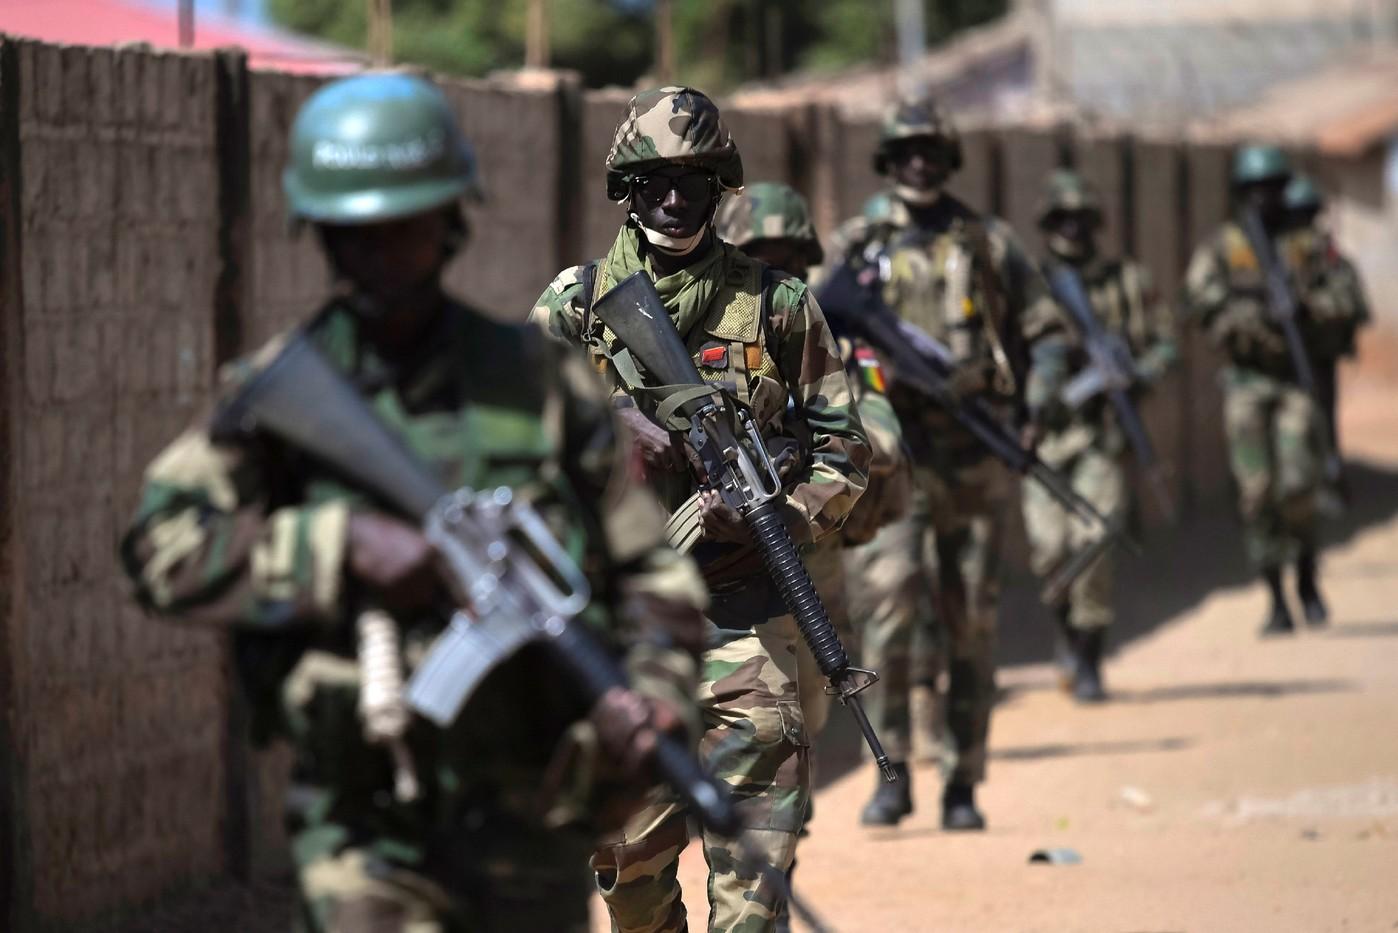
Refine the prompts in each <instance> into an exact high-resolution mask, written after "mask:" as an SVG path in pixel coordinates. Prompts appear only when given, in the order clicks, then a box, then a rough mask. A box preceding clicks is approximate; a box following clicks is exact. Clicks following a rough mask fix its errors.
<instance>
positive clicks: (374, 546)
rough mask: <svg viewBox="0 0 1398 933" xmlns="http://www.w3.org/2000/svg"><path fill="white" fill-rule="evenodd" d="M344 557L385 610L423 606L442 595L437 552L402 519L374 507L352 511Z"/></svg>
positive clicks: (352, 571)
mask: <svg viewBox="0 0 1398 933" xmlns="http://www.w3.org/2000/svg"><path fill="white" fill-rule="evenodd" d="M345 559H346V563H347V564H348V566H349V572H350V573H351V574H352V575H353V576H354V577H355V578H356V579H358V580H359V581H360V582H362V583H364V584H366V585H367V586H368V587H369V588H370V589H372V590H373V591H374V593H375V596H376V597H377V598H378V600H379V601H380V602H381V603H382V605H383V607H384V608H385V609H388V610H389V611H395V610H400V611H412V610H416V609H425V608H427V607H429V606H431V605H432V604H433V603H434V601H435V600H436V599H437V598H438V597H439V596H440V595H441V592H442V584H441V578H440V576H439V575H438V573H437V563H436V561H437V553H436V551H435V550H434V549H433V547H432V545H431V543H430V542H428V540H427V538H426V537H424V536H423V534H422V532H421V531H420V530H419V529H418V528H416V527H414V526H413V525H409V524H408V523H407V522H404V521H400V520H399V519H396V518H393V517H391V516H388V515H383V514H381V513H378V512H355V513H353V514H352V515H351V516H350V522H349V545H348V548H347V553H346V558H345Z"/></svg>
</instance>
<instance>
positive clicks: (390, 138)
mask: <svg viewBox="0 0 1398 933" xmlns="http://www.w3.org/2000/svg"><path fill="white" fill-rule="evenodd" d="M478 182H479V178H478V173H477V170H476V158H475V154H474V153H473V152H472V151H471V147H470V145H469V144H467V142H466V140H465V139H464V138H463V137H462V135H461V130H460V129H459V128H458V127H457V123H456V118H455V117H454V116H453V115H452V111H451V106H450V105H449V104H448V103H447V99H446V97H445V96H443V94H442V92H441V91H439V90H438V89H437V88H436V87H435V86H434V85H432V84H431V83H430V82H428V81H426V80H424V79H422V78H419V77H415V76H413V75H407V74H395V73H383V72H379V73H370V74H363V75H356V76H354V77H351V78H344V79H341V80H339V81H332V82H331V83H329V84H327V85H325V86H324V87H322V88H321V89H320V90H318V91H316V92H315V93H314V94H312V95H311V96H310V99H308V100H307V101H306V103H305V104H304V105H302V107H301V110H300V111H299V112H298V113H297V114H296V120H295V122H294V123H293V124H292V127H291V157H290V159H289V160H288V163H287V167H286V171H285V172H284V173H283V175H282V188H283V190H284V191H285V192H286V198H287V202H288V204H289V206H290V211H291V215H292V216H293V217H295V218H297V219H300V220H309V221H311V222H313V223H328V224H368V223H378V222H380V221H385V220H394V219H397V218H400V217H408V216H411V215H413V214H419V213H422V212H424V211H429V210H431V209H433V208H436V207H442V206H445V205H448V204H451V203H453V202H455V201H457V200H459V199H460V198H461V197H462V196H464V195H468V194H478V193H479V189H478Z"/></svg>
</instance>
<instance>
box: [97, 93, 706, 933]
mask: <svg viewBox="0 0 1398 933" xmlns="http://www.w3.org/2000/svg"><path fill="white" fill-rule="evenodd" d="M291 153H292V154H291V161H290V165H289V167H288V168H287V171H286V174H285V178H284V185H285V191H286V195H287V199H288V202H289V204H290V206H291V210H292V213H293V214H294V215H295V216H296V217H297V218H298V219H299V220H300V221H302V222H305V223H309V224H312V225H314V228H315V231H316V234H317V236H318V237H319V239H320V243H321V245H322V247H323V248H324V251H325V254H326V257H327V259H328V260H329V263H330V267H331V271H332V272H333V274H334V278H335V288H334V291H333V293H332V294H331V296H330V297H329V298H328V300H327V301H326V303H325V305H324V306H323V307H322V308H321V309H320V311H319V313H317V314H316V315H315V316H314V317H313V318H312V319H311V320H310V321H309V322H307V323H306V324H305V325H304V326H303V327H302V328H301V329H300V331H299V334H300V336H298V335H297V334H296V333H293V334H287V335H283V336H281V337H278V338H277V339H275V340H274V341H272V343H271V344H269V345H268V346H267V347H265V348H263V349H262V350H261V351H259V352H258V353H256V354H254V355H253V356H251V357H250V358H248V359H245V360H242V361H239V362H236V363H234V364H232V365H231V366H230V367H228V369H227V370H226V371H225V372H224V374H223V378H222V388H221V393H222V395H223V396H224V398H225V399H226V398H228V397H229V396H230V395H232V394H234V393H236V392H237V391H238V390H239V388H240V387H242V386H244V385H246V384H247V383H249V381H251V380H254V379H257V378H258V377H259V375H260V373H261V372H262V371H263V370H264V369H265V368H266V367H267V366H268V365H269V364H270V362H271V361H272V360H273V358H274V357H276V356H277V354H278V353H279V352H280V350H281V348H282V347H283V346H284V345H286V344H287V343H288V342H290V341H291V340H292V339H296V340H308V341H309V342H310V343H311V345H312V346H314V347H315V348H316V349H317V350H319V351H320V354H321V355H322V356H324V357H325V358H326V360H327V361H328V362H329V364H330V366H331V367H332V368H333V369H334V370H336V371H338V373H339V374H341V375H343V376H344V377H345V379H346V380H348V381H349V382H350V383H352V384H353V385H354V386H355V387H356V388H357V389H358V390H359V391H360V392H361V393H362V394H363V395H364V396H365V398H366V400H367V401H368V402H369V403H370V404H371V405H372V406H373V409H374V410H375V411H376V412H377V413H378V414H379V415H380V416H381V417H382V419H383V420H384V421H385V423H386V424H387V425H388V426H389V427H390V429H391V430H392V432H393V433H395V434H396V435H398V437H399V438H401V440H402V442H403V443H404V444H405V445H406V447H407V448H408V449H409V450H410V451H411V452H412V453H413V454H414V455H416V456H417V457H418V458H420V459H421V460H422V461H423V462H425V463H426V464H428V465H429V466H430V467H433V468H435V469H436V470H437V471H438V473H439V475H440V477H441V479H442V480H443V481H444V482H445V483H447V484H450V485H451V486H453V487H456V486H469V487H472V488H489V487H497V486H501V485H504V486H510V487H513V488H514V493H515V495H516V497H518V498H520V499H522V500H527V501H528V502H529V503H531V504H532V505H533V507H534V509H536V510H537V511H538V513H540V514H541V515H542V517H543V518H544V520H545V521H546V522H547V523H548V525H549V526H550V528H551V529H552V530H553V532H554V533H555V534H558V535H559V536H560V537H561V538H562V539H563V540H565V541H567V542H568V543H569V546H570V550H571V551H572V553H573V556H574V558H575V559H576V560H577V563H578V564H579V565H580V566H582V567H584V568H586V570H587V573H588V577H589V583H590V586H591V590H592V592H593V593H594V594H597V596H598V598H597V599H596V601H595V602H594V604H593V605H592V606H591V608H590V609H589V610H588V622H589V623H590V625H589V627H590V628H591V629H592V630H593V631H594V632H595V633H596V634H597V635H598V636H601V637H602V638H603V639H605V641H606V642H607V644H608V645H609V646H610V647H611V648H613V649H614V650H616V651H617V652H619V653H620V654H622V655H623V657H624V661H625V663H626V665H627V667H628V668H629V670H630V671H631V673H632V676H633V678H634V682H635V684H636V688H635V692H633V691H623V690H620V689H619V688H618V690H615V691H613V692H612V693H609V694H607V695H606V697H605V698H604V699H603V700H602V701H600V702H599V703H598V704H597V705H596V706H595V707H594V708H593V709H592V711H591V714H590V715H589V711H588V710H587V709H586V707H585V706H584V705H583V704H582V703H581V702H580V701H579V697H578V695H577V693H576V692H575V691H573V690H572V689H570V686H571V685H570V684H569V683H568V682H567V680H566V678H564V677H562V676H559V674H558V673H557V671H556V670H555V668H556V662H554V661H553V660H552V658H551V657H550V656H549V655H548V654H547V653H546V652H545V651H544V650H543V649H542V648H538V647H537V646H536V647H529V648H525V649H522V650H520V651H519V652H517V653H515V654H513V655H511V656H510V657H508V658H506V659H505V660H503V661H502V662H501V663H500V665H499V666H498V667H497V668H495V669H494V670H493V671H492V672H491V673H490V674H489V675H487V677H486V679H485V680H484V681H483V682H482V683H481V684H480V685H479V687H478V688H477V689H476V691H475V693H474V694H473V695H471V697H470V698H469V699H468V701H467V705H466V707H465V709H464V710H463V711H462V712H461V714H460V715H459V716H458V717H457V718H456V720H455V721H454V723H453V724H452V725H450V726H449V727H446V728H439V727H437V726H435V725H432V724H431V723H429V722H428V721H427V720H425V719H418V718H412V719H408V715H407V712H406V707H405V705H404V704H403V700H402V696H401V683H400V682H399V681H401V678H402V676H404V675H405V674H407V673H411V669H412V668H413V667H414V666H415V665H416V664H417V662H419V661H420V660H421V659H422V657H423V656H424V654H425V652H426V651H427V650H428V647H429V645H431V644H432V643H433V642H434V640H435V639H436V638H437V636H438V635H439V633H441V632H442V631H443V628H444V626H445V624H446V622H447V615H448V613H447V612H444V611H443V607H444V606H449V605H452V603H451V602H450V599H449V597H448V596H447V594H445V593H444V583H443V579H442V577H441V575H440V574H439V573H438V570H437V567H438V566H439V565H438V563H437V559H436V555H435V552H434V549H433V546H432V545H431V544H429V542H428V540H427V539H426V537H425V536H424V534H423V533H422V531H420V530H419V528H418V527H417V526H416V525H414V524H410V523H408V522H406V521H404V520H403V519H402V517H400V516H397V515H396V514H391V513H390V512H388V511H385V510H384V509H383V508H382V506H381V504H380V503H379V502H378V500H376V499H374V498H371V497H369V496H367V495H365V494H364V492H363V491H362V490H360V489H358V488H356V487H355V486H354V485H353V484H351V483H349V482H347V481H346V480H345V478H344V477H343V476H342V475H341V474H340V473H338V472H336V471H334V470H332V469H330V468H328V467H327V466H326V465H325V464H323V463H321V462H320V461H318V460H315V459H313V458H311V457H310V456H309V455H306V454H303V453H301V452H299V451H298V450H296V449H294V448H292V447H291V446H290V445H288V444H286V443H283V442H281V441H279V439H278V438H277V437H274V436H272V435H271V434H269V433H266V432H264V431H262V430H260V429H257V428H255V427H249V426H248V425H247V424H245V423H242V422H241V421H240V422H239V423H237V424H226V423H224V422H223V421H222V420H220V419H218V418H216V417H215V418H210V419H209V420H205V421H202V422H200V423H197V424H195V425H194V426H192V427H191V428H190V429H189V430H187V431H186V432H185V433H184V434H183V435H181V436H180V437H179V438H178V439H177V440H176V441H175V442H174V443H173V444H172V445H171V446H170V447H169V448H167V449H166V450H165V451H164V453H162V454H161V455H160V456H159V457H157V458H156V460H155V461H154V462H153V463H152V464H151V466H150V468H149V469H148V471H147V474H146V483H145V488H144V493H143V498H142V500H141V504H140V507H139V509H138V511H137V514H136V518H135V521H134V523H133V524H132V527H131V529H130V531H129V532H128V534H127V536H126V538H125V540H124V542H123V545H122V556H123V559H124V563H125V567H126V570H127V573H128V574H129V575H130V577H131V579H132V581H133V582H134V583H135V587H136V593H137V596H138V597H139V599H140V600H141V602H142V603H143V604H144V605H145V606H147V607H148V608H150V609H153V610H155V611H158V612H160V613H162V614H165V615H169V616H171V617H173V618H175V619H178V620H181V621H184V622H188V623H208V624H217V625H223V626H228V627H231V628H232V630H233V632H234V644H235V652H236V656H237V659H238V662H239V668H240V673H241V674H242V679H243V683H244V686H245V689H246V690H247V691H248V694H249V697H250V701H251V704H252V706H253V710H254V715H255V720H256V723H257V725H258V726H259V727H260V729H261V730H263V731H264V734H265V732H266V731H267V730H275V731H276V732H278V733H280V734H282V735H284V736H286V737H287V738H289V740H290V742H291V745H292V748H293V750H294V753H295V757H294V771H293V774H292V782H293V791H292V793H291V794H289V795H288V802H287V803H288V805H287V825H288V829H289V833H290V836H291V848H292V853H293V857H294V859H295V862H296V866H297V880H298V885H299V894H300V903H299V911H298V913H299V917H298V923H297V929H306V930H314V931H337V933H341V931H350V930H362V931H376V933H377V931H385V933H396V931H403V933H406V931H409V930H412V931H423V933H426V931H464V930H467V929H469V930H472V931H479V930H499V931H504V930H511V931H514V930H533V931H558V930H571V931H579V933H581V931H586V930H587V929H588V900H589V897H590V893H591V886H590V884H589V874H588V871H587V858H588V856H589V854H590V853H591V851H592V849H593V847H594V844H595V839H596V833H597V832H598V831H599V830H606V829H608V828H610V827H612V826H615V825H618V824H619V822H620V821H621V820H622V819H624V818H625V817H626V816H627V815H628V814H629V813H630V812H632V811H633V810H634V809H635V808H636V806H637V805H639V804H640V803H641V802H642V801H643V798H644V794H645V793H646V791H647V790H648V788H649V786H650V784H651V783H652V780H653V779H652V778H651V776H650V774H649V773H648V769H646V768H643V767H642V766H641V764H640V762H642V761H643V760H644V757H645V754H646V752H647V748H648V747H652V746H653V744H654V738H655V730H657V729H661V730H668V729H671V728H674V727H676V726H678V725H679V723H680V718H681V717H682V716H686V715H687V716H690V717H692V715H693V710H694V705H693V689H694V683H695V680H694V675H695V660H694V655H695V653H697V650H698V641H699V637H700V632H701V628H700V626H701V624H702V616H701V614H700V612H701V608H702V606H703V604H704V600H705V594H704V591H703V585H702V582H701V580H700V578H699V575H698V574H697V572H696V571H695V569H694V567H693V565H692V564H691V563H690V562H689V561H688V560H686V559H684V558H682V557H680V556H679V555H677V554H675V553H674V551H673V550H671V549H670V548H669V547H668V545H667V544H666V542H665V539H664V537H663V529H662V519H663V513H662V512H661V511H660V509H659V506H658V504H657V503H656V502H655V501H654V498H653V497H652V496H651V495H650V493H649V492H648V491H646V490H644V489H643V488H641V487H638V486H636V485H634V484H629V483H627V482H625V465H624V459H623V451H620V450H618V448H617V445H616V433H615V430H614V423H613V421H612V415H611V412H610V410H609V405H608V404H607V398H606V395H605V393H604V392H603V390H602V387H601V386H600V384H598V383H597V382H596V380H595V378H594V377H593V376H592V374H591V373H589V372H587V370H586V367H585V365H583V363H582V361H581V360H578V359H576V358H574V357H572V356H570V355H568V354H563V353H559V352H557V351H556V348H554V347H553V346H552V345H551V344H550V343H549V342H548V341H546V340H543V339H541V338H540V337H539V335H538V333H537V331H536V330H534V329H533V328H530V327H523V326H513V325H507V324H501V323H497V322H495V321H494V320H492V319H491V318H489V317H486V316H485V315H483V314H481V313H480V312H478V311H476V310H475V309H473V308H470V307H468V306H467V305H464V304H461V303H459V302H457V301H456V300H455V299H453V298H451V297H449V296H447V295H446V294H444V293H443V291H442V287H441V275H442V270H443V268H444V266H445V265H446V263H447V261H448V259H449V258H450V257H451V256H452V254H453V253H454V252H455V251H456V250H457V249H458V248H460V247H461V246H462V245H463V244H464V243H465V240H466V235H467V228H466V224H465V220H464V217H463V215H462V213H461V209H460V205H459V202H460V200H461V199H462V198H463V196H466V195H468V194H470V193H471V192H472V191H473V190H474V189H475V186H476V182H477V173H476V166H475V161H474V157H473V155H472V153H471V150H470V148H469V146H468V145H467V144H466V142H465V141H464V140H463V139H462V137H461V135H460V132H459V130H458V128H457V125H456V122H455V120H454V118H453V117H452V114H451V111H450V108H449V106H448V104H447V101H446V99H445V98H444V97H443V96H442V95H441V93H440V92H439V91H438V90H437V89H436V88H435V87H433V86H432V85H431V84H429V83H427V82H426V81H423V80H421V79H418V78H414V77H409V76H407V75H402V74H368V75H361V76H358V77H354V78H348V79H345V80H342V81H336V82H333V83H331V84H329V85H327V86H325V87H323V88H322V89H320V90H319V91H317V92H316V93H315V94H314V95H312V96H311V98H310V99H309V100H308V101H307V102H306V104H305V106H304V107H303V108H302V109H301V111H300V113H299V114H298V116H297V118H296V122H295V125H294V127H293V129H292V140H291ZM457 598H459V596H458V597H457ZM371 629H372V631H371ZM371 638H372V639H373V640H374V643H375V645H376V647H375V648H374V649H373V657H374V659H375V661H374V662H373V663H370V662H369V661H368V660H367V656H368V655H367V652H368V649H367V648H365V647H364V646H365V645H366V644H367V643H368V642H369V641H370V639H371ZM361 659H365V660H364V663H363V664H362V665H361ZM404 660H405V661H406V662H407V667H408V671H406V672H404V671H402V670H401V667H402V664H401V663H400V662H401V661H404ZM395 683H397V686H396V687H395V686H394V684H395ZM385 694H388V696H387V697H385ZM375 698H376V699H375ZM380 701H382V702H380ZM395 710H396V713H395V716H394V717H391V718H397V717H398V716H401V718H399V719H398V725H397V727H396V728H394V727H392V726H391V725H389V724H385V722H384V721H383V717H382V716H381V715H380V714H382V713H384V712H385V711H388V712H394V711H395ZM393 732H396V733H397V734H396V735H391V734H390V733H393ZM371 736H372V737H371ZM385 742H386V743H387V744H385ZM396 743H402V744H401V745H399V744H396ZM390 747H393V748H396V749H400V750H401V749H402V748H406V750H407V758H408V759H409V760H410V762H411V764H410V766H408V768H407V770H406V771H405V765H404V762H403V760H402V759H401V758H397V759H396V758H395V757H394V756H393V755H392V754H391V753H390Z"/></svg>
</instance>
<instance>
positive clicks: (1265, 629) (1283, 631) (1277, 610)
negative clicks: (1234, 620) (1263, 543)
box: [1259, 567, 1296, 638]
mask: <svg viewBox="0 0 1398 933" xmlns="http://www.w3.org/2000/svg"><path fill="white" fill-rule="evenodd" d="M1262 577H1263V579H1264V580H1266V581H1267V589H1268V591H1269V592H1270V593H1271V594H1272V611H1271V612H1270V614H1268V616H1267V624H1265V625H1263V626H1262V631H1261V632H1260V633H1259V634H1260V635H1261V636H1262V637H1263V638H1269V637H1271V636H1273V635H1290V634H1292V633H1294V632H1295V631H1296V623H1295V622H1293V621H1291V610H1290V609H1288V608H1286V593H1284V592H1283V591H1282V581H1281V568H1280V567H1268V568H1267V569H1266V570H1264V571H1262Z"/></svg>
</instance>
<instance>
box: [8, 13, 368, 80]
mask: <svg viewBox="0 0 1398 933" xmlns="http://www.w3.org/2000/svg"><path fill="white" fill-rule="evenodd" d="M0 32H3V33H8V34H10V35H15V36H26V37H29V38H34V39H42V40H44V41H45V42H54V43H63V44H69V45H116V44H119V43H126V42H148V43H150V44H151V45H152V46H155V47H157V48H178V47H179V44H180V37H179V24H178V20H177V17H176V15H175V12H174V10H173V9H171V10H170V11H168V12H166V11H162V10H157V9H153V8H151V7H145V6H136V5H134V4H132V3H128V2H123V0H4V2H0ZM230 45H236V46H241V47H242V48H244V49H246V50H247V52H248V61H249V64H250V65H251V66H252V67H254V68H275V69H277V70H278V71H300V72H316V73H326V72H331V73H337V72H346V71H357V70H359V69H360V68H362V67H363V66H364V64H365V62H366V58H365V56H364V55H363V53H361V52H358V51H355V50H352V49H344V48H340V47H338V46H334V45H330V44H328V43H322V42H316V41H314V40H311V39H305V38H302V37H300V36H297V35H295V34H292V33H287V32H281V31H278V30H274V29H265V28H260V27H256V26H249V25H246V24H243V23H235V22H231V21H229V20H226V19H215V18H213V17H209V16H204V15H200V16H198V17H196V18H195V22H194V45H193V47H194V48H196V49H216V48H222V47H225V46H230Z"/></svg>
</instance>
